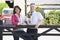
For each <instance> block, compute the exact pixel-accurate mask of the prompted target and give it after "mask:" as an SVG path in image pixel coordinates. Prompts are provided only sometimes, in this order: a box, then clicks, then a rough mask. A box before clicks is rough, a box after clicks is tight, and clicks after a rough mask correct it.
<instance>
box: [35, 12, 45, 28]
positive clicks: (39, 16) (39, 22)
mask: <svg viewBox="0 0 60 40" xmlns="http://www.w3.org/2000/svg"><path fill="white" fill-rule="evenodd" d="M37 17H38V20H39V21H38V23H37V24H36V26H35V28H38V27H39V26H40V25H41V24H42V23H43V21H44V18H43V16H42V15H41V13H38V15H37Z"/></svg>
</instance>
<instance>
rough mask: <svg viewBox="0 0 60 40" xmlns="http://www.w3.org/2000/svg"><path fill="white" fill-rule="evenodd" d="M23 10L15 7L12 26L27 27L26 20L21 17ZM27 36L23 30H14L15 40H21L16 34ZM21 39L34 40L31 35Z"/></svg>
mask: <svg viewBox="0 0 60 40" xmlns="http://www.w3.org/2000/svg"><path fill="white" fill-rule="evenodd" d="M20 14H21V8H19V6H15V7H14V14H13V16H12V24H13V25H26V24H25V23H24V20H23V18H22V17H21V15H20ZM22 33H23V34H25V33H26V32H24V30H23V28H20V29H19V28H18V29H17V28H14V32H13V37H14V40H19V37H18V36H16V35H15V34H22ZM20 37H21V38H23V39H24V40H32V38H31V36H30V35H28V36H27V35H22V36H20Z"/></svg>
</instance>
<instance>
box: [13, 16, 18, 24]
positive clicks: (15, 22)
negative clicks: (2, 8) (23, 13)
mask: <svg viewBox="0 0 60 40" xmlns="http://www.w3.org/2000/svg"><path fill="white" fill-rule="evenodd" d="M15 20H16V18H15V16H12V24H13V25H17V24H18V22H17V21H15Z"/></svg>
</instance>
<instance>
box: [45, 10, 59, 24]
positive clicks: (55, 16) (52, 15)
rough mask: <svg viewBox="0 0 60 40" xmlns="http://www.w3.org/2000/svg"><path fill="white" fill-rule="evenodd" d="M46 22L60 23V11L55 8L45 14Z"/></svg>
mask: <svg viewBox="0 0 60 40" xmlns="http://www.w3.org/2000/svg"><path fill="white" fill-rule="evenodd" d="M45 19H46V21H47V22H46V24H49V25H60V11H57V10H53V11H50V12H49V13H47V14H45Z"/></svg>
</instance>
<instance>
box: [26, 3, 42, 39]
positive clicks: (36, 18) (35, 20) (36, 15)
mask: <svg viewBox="0 0 60 40" xmlns="http://www.w3.org/2000/svg"><path fill="white" fill-rule="evenodd" d="M30 10H31V14H32V15H31V20H30V21H31V22H30V23H29V25H35V29H31V28H28V29H27V33H37V28H38V27H39V25H41V23H42V21H43V16H42V15H41V13H40V12H36V11H35V4H34V3H31V4H30ZM32 37H33V39H34V40H38V38H37V37H36V36H35V35H32Z"/></svg>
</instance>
